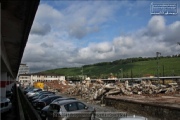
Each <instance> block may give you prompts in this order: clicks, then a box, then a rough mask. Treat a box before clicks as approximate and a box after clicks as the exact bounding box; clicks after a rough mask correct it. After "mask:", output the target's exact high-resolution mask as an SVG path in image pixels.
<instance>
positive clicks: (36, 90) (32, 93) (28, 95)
mask: <svg viewBox="0 0 180 120" xmlns="http://www.w3.org/2000/svg"><path fill="white" fill-rule="evenodd" d="M39 91H42V89H37V88H35V89H33V91H30V92H28V93H27V94H26V96H27V97H30V96H33V95H34V94H35V93H36V92H39Z"/></svg>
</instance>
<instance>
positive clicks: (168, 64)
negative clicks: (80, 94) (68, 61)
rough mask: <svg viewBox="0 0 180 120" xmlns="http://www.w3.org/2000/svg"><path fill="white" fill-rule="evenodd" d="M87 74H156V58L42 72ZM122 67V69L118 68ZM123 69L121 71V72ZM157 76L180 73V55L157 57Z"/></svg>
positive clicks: (98, 76)
mask: <svg viewBox="0 0 180 120" xmlns="http://www.w3.org/2000/svg"><path fill="white" fill-rule="evenodd" d="M82 69H83V75H87V76H89V77H91V78H108V77H109V76H110V74H111V75H113V76H116V77H119V78H120V77H122V73H123V77H143V76H148V75H152V76H157V58H129V59H123V60H122V59H121V60H116V61H113V62H103V63H97V64H93V65H84V66H83V67H74V68H59V69H53V70H47V71H43V72H42V73H55V74H63V75H65V76H76V75H82ZM120 69H123V70H120ZM122 71H123V72H122ZM158 71H159V76H172V75H175V76H176V75H180V57H161V58H159V70H158Z"/></svg>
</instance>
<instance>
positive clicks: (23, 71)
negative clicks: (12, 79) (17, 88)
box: [16, 64, 29, 80]
mask: <svg viewBox="0 0 180 120" xmlns="http://www.w3.org/2000/svg"><path fill="white" fill-rule="evenodd" d="M20 74H29V67H28V66H27V65H26V64H20V66H19V70H18V75H17V78H16V80H18V76H19V75H20Z"/></svg>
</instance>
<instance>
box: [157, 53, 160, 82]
mask: <svg viewBox="0 0 180 120" xmlns="http://www.w3.org/2000/svg"><path fill="white" fill-rule="evenodd" d="M159 55H161V53H160V52H156V57H157V78H158V80H159V58H158V57H159ZM159 83H160V80H159Z"/></svg>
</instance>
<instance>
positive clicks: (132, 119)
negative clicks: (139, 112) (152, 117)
mask: <svg viewBox="0 0 180 120" xmlns="http://www.w3.org/2000/svg"><path fill="white" fill-rule="evenodd" d="M119 120H148V119H147V118H145V117H142V116H135V115H133V116H127V117H125V118H120V119H119Z"/></svg>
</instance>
